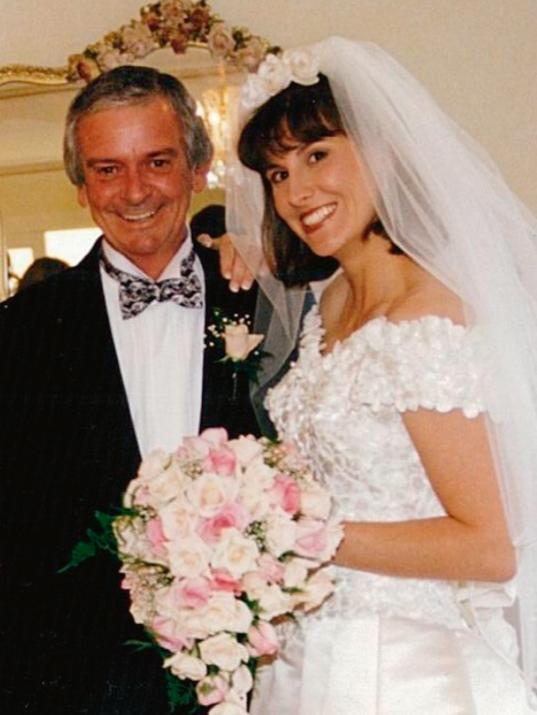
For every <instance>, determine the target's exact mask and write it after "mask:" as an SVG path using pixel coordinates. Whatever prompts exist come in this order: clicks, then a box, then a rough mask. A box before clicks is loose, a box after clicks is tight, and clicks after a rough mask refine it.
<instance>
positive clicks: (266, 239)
mask: <svg viewBox="0 0 537 715" xmlns="http://www.w3.org/2000/svg"><path fill="white" fill-rule="evenodd" d="M338 134H346V132H345V129H344V127H343V122H342V119H341V116H340V114H339V111H338V108H337V106H336V103H335V101H334V97H333V95H332V91H331V89H330V84H329V82H328V79H327V78H326V76H325V75H323V74H320V75H319V81H318V82H316V83H315V84H313V85H308V86H305V85H301V84H295V83H294V82H291V84H290V85H289V86H288V87H287V88H286V89H284V90H282V91H281V92H279V93H278V94H276V95H275V96H274V97H271V99H269V100H268V101H267V102H266V103H265V104H263V105H262V106H261V107H260V108H259V109H258V110H257V111H256V113H255V114H254V115H253V117H252V118H251V119H250V120H249V121H248V122H247V124H246V125H245V126H244V129H243V130H242V133H241V136H240V139H239V145H238V155H239V159H240V160H241V162H242V163H243V164H244V165H245V166H247V167H248V168H249V169H252V170H253V171H256V172H258V173H259V175H260V176H261V179H262V181H263V187H264V194H265V211H264V216H263V226H262V240H263V250H264V253H265V256H266V258H267V261H268V263H269V266H270V268H271V270H272V272H273V273H274V275H275V276H276V277H277V278H279V279H280V280H281V281H283V282H284V283H285V284H286V285H289V286H292V285H304V284H306V283H308V282H309V281H310V280H321V279H323V278H327V277H328V276H330V275H331V274H332V273H333V272H334V271H335V270H336V268H337V267H338V263H337V261H336V260H335V259H333V258H329V257H320V256H317V255H316V254H315V253H313V251H311V250H310V248H309V247H308V246H307V245H306V244H305V243H304V242H303V241H301V240H300V238H299V237H298V236H297V235H296V234H295V233H294V232H293V231H291V229H290V228H289V227H288V226H287V224H286V223H285V222H284V221H282V219H281V218H280V217H279V216H278V214H277V213H276V210H275V208H274V202H273V200H272V189H271V186H270V184H269V182H268V181H267V179H266V176H265V172H266V170H267V168H268V165H269V163H270V161H269V157H270V156H274V155H276V156H278V155H281V154H285V153H286V152H288V151H289V150H290V149H292V148H293V147H294V146H296V144H297V143H300V144H310V143H312V142H316V141H319V140H320V139H323V138H324V137H332V136H336V135H338ZM368 231H374V232H375V233H379V234H380V235H382V236H384V237H385V238H388V235H387V234H386V232H385V231H384V227H383V226H382V224H381V222H380V221H379V220H378V219H375V221H374V222H373V223H372V224H371V226H370V227H369V229H368ZM394 249H395V250H394ZM391 250H392V251H393V252H398V253H400V252H401V251H400V249H397V248H396V247H395V246H394V245H393V244H392V249H391Z"/></svg>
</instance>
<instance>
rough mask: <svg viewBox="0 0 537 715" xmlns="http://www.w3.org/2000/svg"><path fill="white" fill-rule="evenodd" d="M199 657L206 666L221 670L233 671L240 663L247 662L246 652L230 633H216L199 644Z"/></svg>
mask: <svg viewBox="0 0 537 715" xmlns="http://www.w3.org/2000/svg"><path fill="white" fill-rule="evenodd" d="M199 649H200V655H201V658H202V660H203V661H204V662H205V663H207V665H216V666H218V667H219V668H221V669H222V670H235V669H236V668H238V667H239V665H240V664H241V662H247V661H248V657H249V655H248V650H247V648H246V647H245V646H243V645H242V644H241V643H238V642H237V640H236V639H235V638H234V637H233V636H232V635H231V634H230V633H218V634H217V635H215V636H211V637H210V638H207V639H206V640H204V641H202V642H201V643H200V644H199Z"/></svg>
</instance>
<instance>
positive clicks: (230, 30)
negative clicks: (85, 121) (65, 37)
mask: <svg viewBox="0 0 537 715" xmlns="http://www.w3.org/2000/svg"><path fill="white" fill-rule="evenodd" d="M166 48H169V49H171V50H172V51H173V52H174V53H175V54H177V55H182V54H184V53H185V52H186V51H187V49H188V48H202V49H206V50H208V51H209V53H210V55H211V56H212V57H213V58H214V59H216V60H218V61H224V62H225V63H227V64H229V65H231V66H233V67H234V68H237V69H240V70H244V71H248V72H253V71H255V70H256V69H257V67H258V66H259V64H260V62H261V61H262V59H263V58H264V56H265V55H266V54H267V53H268V52H278V51H279V48H278V47H274V46H271V45H270V44H269V42H268V41H267V40H265V39H264V38H262V37H260V36H259V35H254V34H252V33H251V32H250V30H248V29H247V28H245V27H232V26H229V25H227V23H226V22H225V21H224V20H222V19H221V18H220V17H219V15H217V14H216V13H215V12H213V10H212V9H211V7H210V5H209V4H208V2H206V0H161V1H160V2H156V3H151V4H149V5H144V6H143V7H141V8H140V12H139V17H138V18H137V19H132V20H131V21H130V22H129V23H128V24H127V25H122V26H121V27H120V28H118V29H117V30H113V31H111V32H108V33H107V34H106V35H105V36H104V37H102V38H101V39H100V40H97V41H96V42H93V43H92V44H90V45H88V46H87V47H86V48H85V49H84V50H82V51H81V52H80V53H77V54H74V55H70V56H69V57H68V58H67V65H66V66H65V67H37V66H31V65H23V64H11V65H4V66H0V87H2V86H4V85H7V84H11V83H16V84H21V83H23V84H35V85H42V86H48V87H59V86H62V85H68V84H74V83H78V82H80V81H85V82H88V81H90V80H91V79H93V78H94V77H96V76H98V75H99V74H101V73H102V72H106V71H107V70H109V69H112V68H113V67H116V66H118V65H120V64H129V63H132V62H135V61H137V60H140V59H143V58H144V57H147V56H148V55H149V54H151V53H152V52H155V51H156V50H161V49H166Z"/></svg>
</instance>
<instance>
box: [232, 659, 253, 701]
mask: <svg viewBox="0 0 537 715" xmlns="http://www.w3.org/2000/svg"><path fill="white" fill-rule="evenodd" d="M231 683H232V686H233V690H234V692H235V693H237V695H238V696H239V697H242V696H244V695H246V693H249V692H250V690H251V689H252V688H253V686H254V679H253V678H252V673H251V671H250V668H248V666H247V665H241V666H239V667H238V668H237V670H236V671H235V672H234V673H233V674H232V676H231Z"/></svg>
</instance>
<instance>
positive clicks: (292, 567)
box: [283, 559, 313, 588]
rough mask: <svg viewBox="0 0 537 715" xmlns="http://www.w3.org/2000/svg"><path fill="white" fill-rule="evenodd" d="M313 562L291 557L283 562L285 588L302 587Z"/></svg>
mask: <svg viewBox="0 0 537 715" xmlns="http://www.w3.org/2000/svg"><path fill="white" fill-rule="evenodd" d="M312 567H313V564H312V563H311V562H308V561H306V559H291V560H290V561H288V562H287V563H286V564H285V573H284V576H283V583H284V585H285V587H286V588H302V586H303V585H304V582H305V581H306V579H307V578H308V569H311V568H312Z"/></svg>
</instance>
